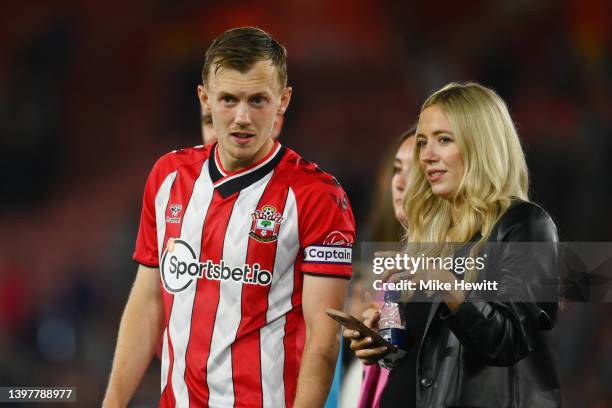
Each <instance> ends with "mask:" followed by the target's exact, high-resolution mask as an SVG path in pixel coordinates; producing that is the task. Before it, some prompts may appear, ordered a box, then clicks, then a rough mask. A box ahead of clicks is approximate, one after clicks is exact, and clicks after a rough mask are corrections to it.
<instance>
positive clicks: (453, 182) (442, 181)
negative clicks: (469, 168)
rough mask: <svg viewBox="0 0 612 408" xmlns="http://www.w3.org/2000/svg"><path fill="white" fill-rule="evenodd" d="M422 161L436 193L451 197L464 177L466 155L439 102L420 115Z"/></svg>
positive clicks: (420, 151) (417, 137)
mask: <svg viewBox="0 0 612 408" xmlns="http://www.w3.org/2000/svg"><path fill="white" fill-rule="evenodd" d="M416 145H417V147H418V149H419V164H420V166H421V168H422V169H423V172H424V173H425V177H426V178H427V180H428V181H429V184H430V185H431V191H432V192H433V194H435V195H437V196H439V197H442V198H444V199H447V200H451V199H452V198H453V197H454V195H455V193H456V192H457V189H458V188H459V183H460V182H461V179H462V178H463V173H464V164H463V155H462V154H461V152H460V151H459V146H457V143H456V139H455V135H454V134H453V132H452V129H451V126H450V123H449V121H448V118H447V117H446V115H445V114H444V112H443V111H442V109H441V108H440V107H439V106H437V105H432V106H429V107H428V108H425V109H424V110H423V111H422V112H421V115H420V116H419V126H418V129H417V134H416Z"/></svg>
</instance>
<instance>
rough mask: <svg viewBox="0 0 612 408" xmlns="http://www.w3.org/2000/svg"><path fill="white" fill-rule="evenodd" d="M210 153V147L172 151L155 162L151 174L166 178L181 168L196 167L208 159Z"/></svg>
mask: <svg viewBox="0 0 612 408" xmlns="http://www.w3.org/2000/svg"><path fill="white" fill-rule="evenodd" d="M210 151H211V146H210V145H206V146H194V147H187V148H183V149H178V150H172V151H171V152H168V153H166V154H164V155H163V156H161V157H160V158H159V159H158V160H157V162H156V163H155V165H154V166H153V170H152V173H155V174H158V175H160V176H163V175H166V176H167V175H168V174H171V173H173V172H174V171H176V170H178V169H179V168H181V167H184V166H197V165H199V164H201V163H202V162H203V161H205V160H206V159H207V158H208V157H209V155H210Z"/></svg>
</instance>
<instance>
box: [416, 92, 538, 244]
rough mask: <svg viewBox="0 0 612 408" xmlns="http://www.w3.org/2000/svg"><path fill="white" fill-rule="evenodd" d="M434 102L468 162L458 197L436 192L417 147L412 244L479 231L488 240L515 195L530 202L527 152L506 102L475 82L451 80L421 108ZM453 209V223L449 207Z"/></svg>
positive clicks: (456, 238)
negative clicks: (449, 196)
mask: <svg viewBox="0 0 612 408" xmlns="http://www.w3.org/2000/svg"><path fill="white" fill-rule="evenodd" d="M432 105H436V106H438V107H439V108H440V109H442V111H443V112H444V114H445V115H446V117H447V118H448V121H449V123H450V126H451V130H452V132H453V134H454V136H455V140H456V143H457V146H458V148H459V151H460V152H461V154H462V157H463V162H464V174H463V177H462V179H461V181H460V184H459V188H458V189H457V191H456V193H455V195H454V198H453V199H451V200H446V199H443V198H441V197H438V196H436V195H434V194H433V193H432V190H431V186H430V184H429V182H428V180H427V178H426V175H425V173H424V172H423V169H422V168H421V166H420V165H418V164H420V163H419V154H420V148H419V147H418V143H417V145H415V148H414V155H413V160H414V163H415V166H413V169H412V172H411V174H410V179H409V182H408V186H409V187H408V190H407V192H406V200H405V203H407V205H406V214H407V215H408V223H409V225H410V229H409V231H408V241H409V242H421V243H429V242H431V243H443V242H467V241H469V240H470V239H472V238H473V237H474V236H475V235H476V234H477V233H480V234H481V238H480V240H479V241H478V243H477V245H476V247H480V246H481V245H482V244H484V242H485V241H486V240H487V239H488V237H489V235H490V233H491V230H492V229H493V226H494V225H495V222H496V221H497V220H498V219H499V218H500V217H501V215H502V214H503V213H504V212H505V211H506V210H507V209H508V207H509V206H510V203H511V201H512V199H514V198H519V199H521V200H524V201H528V184H529V180H528V174H527V165H526V163H525V155H524V153H523V149H522V148H521V143H520V141H519V138H518V135H517V132H516V129H515V127H514V124H513V122H512V119H511V118H510V113H509V112H508V108H507V107H506V104H505V103H504V101H503V100H502V99H501V98H500V97H499V96H498V95H497V94H496V93H495V92H494V91H492V90H491V89H489V88H486V87H484V86H482V85H479V84H477V83H473V82H468V83H464V84H460V83H450V84H448V85H446V86H444V87H443V88H442V89H440V90H438V91H436V92H434V93H433V94H432V95H431V96H430V97H429V98H427V100H426V101H425V103H424V104H423V107H422V108H421V112H423V110H425V109H426V108H428V107H430V106H432ZM453 206H454V207H455V212H456V218H455V220H454V221H453V217H452V213H451V209H452V207H453Z"/></svg>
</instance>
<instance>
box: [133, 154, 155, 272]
mask: <svg viewBox="0 0 612 408" xmlns="http://www.w3.org/2000/svg"><path fill="white" fill-rule="evenodd" d="M158 167H159V166H158V165H156V166H155V167H153V170H152V171H151V173H150V174H149V177H148V178H147V183H146V185H145V189H144V194H143V197H142V211H141V213H140V226H139V227H138V236H137V238H136V248H135V250H134V254H133V256H132V259H134V261H136V262H138V263H139V264H142V265H145V266H150V267H158V266H159V252H158V249H157V223H156V215H155V195H156V193H157V190H158V188H159V184H160V183H159V177H158V175H157V173H158Z"/></svg>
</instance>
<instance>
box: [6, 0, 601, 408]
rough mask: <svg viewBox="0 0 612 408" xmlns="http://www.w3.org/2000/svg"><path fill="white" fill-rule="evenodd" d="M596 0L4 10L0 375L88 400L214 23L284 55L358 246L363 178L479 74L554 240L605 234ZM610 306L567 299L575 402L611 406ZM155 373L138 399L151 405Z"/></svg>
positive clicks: (292, 125) (288, 125)
mask: <svg viewBox="0 0 612 408" xmlns="http://www.w3.org/2000/svg"><path fill="white" fill-rule="evenodd" d="M610 12H611V10H610V4H609V2H608V1H606V0H574V1H566V2H563V1H546V0H540V1H527V0H516V1H512V0H505V1H461V2H449V3H448V4H445V3H444V2H431V1H426V2H418V3H411V4H409V2H399V1H397V2H395V1H375V0H353V1H350V2H349V1H346V2H345V1H337V2H325V1H322V0H316V1H298V0H289V1H283V2H277V1H233V2H229V1H228V2H204V1H189V0H183V1H169V0H152V1H144V0H136V1H117V0H109V1H105V2H102V1H86V2H81V1H76V0H74V1H70V0H62V1H53V2H27V1H26V2H12V3H11V4H3V6H2V12H1V13H0V160H1V161H0V163H1V164H0V169H1V170H2V181H1V182H0V232H1V233H0V385H2V386H8V385H74V386H77V387H78V400H79V403H80V404H79V405H82V406H95V405H97V404H99V401H100V400H101V397H102V394H103V390H104V387H105V384H106V379H107V376H108V373H109V370H110V363H111V358H112V353H113V349H114V342H115V336H116V330H117V326H118V322H119V318H120V314H121V310H122V308H123V305H124V304H125V301H126V299H127V294H128V292H129V289H130V286H131V283H132V281H133V278H134V276H135V271H136V264H134V263H133V262H132V261H131V253H132V251H133V248H134V240H135V237H136V228H137V223H138V219H139V212H140V204H141V195H142V191H143V188H144V183H145V179H146V176H147V174H148V171H149V169H150V168H151V166H152V165H153V163H154V162H155V160H156V159H157V158H158V157H159V156H160V155H161V154H163V153H165V152H167V151H169V150H172V149H175V148H178V147H184V146H192V145H197V144H200V134H199V131H200V130H199V107H198V104H197V103H198V102H197V98H196V85H197V84H198V83H199V82H200V70H201V66H202V63H203V55H204V51H205V50H206V48H207V47H208V45H209V44H210V42H211V40H212V39H213V38H214V37H215V36H217V35H218V34H220V33H221V32H222V31H224V30H226V29H228V28H231V27H235V26H241V25H256V26H259V27H261V28H263V29H265V30H267V31H269V32H271V33H272V34H273V35H274V36H275V37H276V38H277V39H278V40H279V41H280V42H282V43H283V44H284V45H285V46H286V47H287V48H288V51H289V81H290V84H291V85H292V86H293V88H294V93H293V100H292V103H291V105H290V108H289V110H288V112H287V115H286V120H285V126H284V130H283V132H282V134H281V140H282V143H283V144H285V145H286V146H289V147H291V148H294V149H295V150H297V151H298V152H299V153H301V154H302V155H303V156H304V157H305V158H307V159H309V160H312V161H315V162H317V163H319V165H320V166H321V167H322V168H323V169H325V170H328V171H330V172H331V173H333V174H334V175H336V176H337V177H338V179H339V180H340V182H341V183H342V184H343V186H344V188H345V189H346V190H347V193H348V195H349V197H350V200H351V202H352V205H353V209H354V212H355V215H356V218H357V222H358V233H359V234H362V235H360V236H359V238H360V239H362V240H367V236H364V235H366V234H365V233H364V231H367V219H368V218H369V217H368V210H369V208H370V203H371V202H372V201H373V200H375V199H376V198H375V197H374V196H373V195H374V192H375V188H374V186H375V184H376V179H375V174H376V173H377V171H378V168H379V166H380V164H381V160H382V158H383V156H384V152H386V151H388V150H389V148H390V146H393V144H394V143H395V140H396V137H397V136H398V135H399V133H400V132H401V131H402V130H404V129H406V128H407V127H409V125H410V124H411V123H412V122H413V120H414V119H415V118H416V115H417V113H418V109H419V106H420V103H421V102H422V101H423V99H424V97H425V96H426V95H428V94H429V93H430V92H432V91H433V90H435V89H437V88H439V87H441V86H442V85H444V84H445V83H447V82H449V81H453V80H462V81H463V80H476V81H478V82H481V83H483V84H485V85H487V86H490V87H492V88H494V89H495V90H497V92H498V93H499V94H500V95H501V96H502V97H503V98H504V99H505V100H506V102H507V103H508V105H509V107H510V110H511V113H512V115H513V118H514V119H515V121H516V123H517V127H518V129H519V133H520V135H521V138H522V140H523V143H524V147H525V150H526V154H527V160H528V165H529V169H530V172H531V177H532V187H531V194H532V198H533V199H534V201H536V202H538V203H540V204H541V205H543V207H544V208H545V209H547V210H548V211H549V212H550V214H551V215H552V216H553V218H554V219H555V221H556V222H557V224H558V226H559V229H560V234H561V239H562V240H564V241H586V242H591V241H612V238H611V237H612V216H611V215H610V212H609V208H610V204H611V202H612V183H611V182H610V174H611V170H612V160H610V157H611V153H612V138H611V137H610V136H611V132H610V130H611V129H610V128H611V123H610V117H611V115H610V113H611V109H612V105H611V104H610V102H611V96H610V95H612V93H611V81H612V76H611V72H612V67H611V63H612V61H611V59H610V57H611V47H610V40H611V37H612V29H611V27H612V21H611V19H610V17H609V16H610V15H611V13H610ZM610 312H612V307H611V304H609V303H600V304H596V303H590V304H574V303H571V302H569V303H567V304H566V308H565V310H564V311H563V313H562V315H561V319H560V322H559V326H558V332H559V345H560V351H561V361H560V363H561V364H560V367H561V372H562V377H563V382H564V388H563V393H564V400H565V402H566V405H565V406H568V407H597V408H600V407H612V396H611V395H612V391H611V390H610V384H612V323H611V322H612V320H610V318H609V316H610ZM158 393H159V376H158V371H155V370H152V371H151V372H150V373H149V374H148V375H147V377H146V378H145V380H144V382H143V385H142V386H141V388H140V389H139V393H138V395H137V396H136V398H135V400H134V401H135V402H134V406H138V405H143V406H146V405H152V404H154V403H155V401H156V398H157V395H158Z"/></svg>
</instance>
